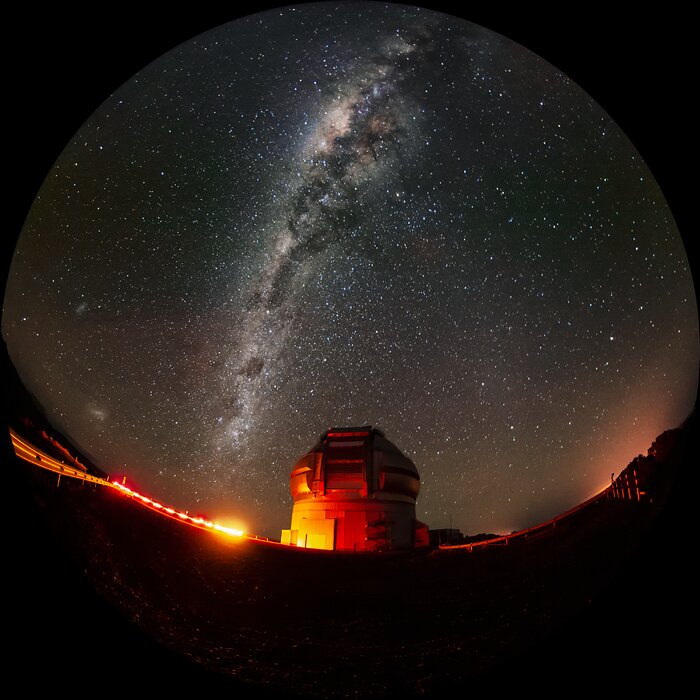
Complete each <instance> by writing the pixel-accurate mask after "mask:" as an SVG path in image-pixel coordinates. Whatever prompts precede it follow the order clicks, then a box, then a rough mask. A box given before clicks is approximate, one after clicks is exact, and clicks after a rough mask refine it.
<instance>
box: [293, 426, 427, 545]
mask: <svg viewBox="0 0 700 700" xmlns="http://www.w3.org/2000/svg"><path fill="white" fill-rule="evenodd" d="M290 486H291V490H292V497H293V498H294V508H293V509H292V523H291V526H290V529H289V530H282V543H283V544H292V545H297V546H299V547H311V548H315V549H337V550H346V551H355V552H361V551H381V550H389V549H409V548H412V547H420V546H427V545H428V526H427V525H425V524H424V523H421V522H419V521H418V520H416V498H417V496H418V492H419V491H420V477H419V476H418V470H417V469H416V467H415V465H414V464H413V462H412V461H411V460H410V459H408V457H406V456H405V455H403V454H402V453H401V451H400V450H399V449H398V448H397V447H396V446H395V445H394V444H393V443H391V442H389V440H387V439H386V438H385V437H384V435H383V434H382V432H381V431H379V430H377V429H376V428H372V427H371V426H363V427H360V428H331V429H330V430H329V431H328V432H326V433H324V434H323V435H322V436H321V439H320V441H319V442H318V443H317V444H316V445H315V446H314V447H313V448H312V449H311V450H310V451H309V452H308V453H307V454H305V455H304V456H303V457H302V458H301V459H300V460H299V461H298V462H297V463H296V465H295V467H294V470H293V471H292V476H291V479H290Z"/></svg>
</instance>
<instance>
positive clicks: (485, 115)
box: [3, 3, 698, 536]
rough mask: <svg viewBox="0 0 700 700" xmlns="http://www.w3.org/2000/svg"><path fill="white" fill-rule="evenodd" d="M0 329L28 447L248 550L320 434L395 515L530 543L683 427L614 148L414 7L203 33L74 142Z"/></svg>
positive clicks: (27, 245) (662, 219)
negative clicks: (25, 403) (546, 522)
mask: <svg viewBox="0 0 700 700" xmlns="http://www.w3.org/2000/svg"><path fill="white" fill-rule="evenodd" d="M3 335H4V337H5V339H6V341H7V343H8V347H9V350H10V353H11V355H12V357H13V359H14V361H15V363H16V365H17V367H18V369H19V371H20V374H21V376H22V377H23V379H24V381H25V382H26V383H27V385H28V387H29V388H30V389H31V390H32V391H33V392H34V393H35V394H36V396H38V397H39V399H40V401H41V402H42V404H43V405H44V406H45V407H46V409H47V411H48V413H49V416H50V417H51V419H52V420H53V421H54V422H55V423H56V425H57V427H59V428H60V429H62V430H64V431H65V432H66V433H67V434H69V435H70V436H71V437H72V438H73V439H74V440H75V441H76V442H77V443H78V444H79V445H80V446H81V447H83V448H84V449H85V450H86V452H88V453H89V454H90V455H92V456H93V457H94V458H95V459H96V461H97V462H98V463H100V464H101V465H103V466H104V467H105V468H106V469H107V471H110V472H111V473H126V474H128V475H129V477H130V478H132V479H133V480H134V481H135V483H137V484H138V485H139V486H140V488H141V490H143V491H146V492H148V491H149V490H150V491H151V492H152V493H153V494H154V495H157V496H158V497H160V498H164V499H168V500H169V501H171V502H173V503H176V504H178V505H180V506H182V507H189V508H190V509H193V508H194V509H195V510H196V509H197V508H201V510H202V511H203V512H207V513H210V514H212V515H219V514H220V513H229V514H230V515H231V516H232V517H234V518H240V519H241V521H242V522H243V523H244V524H245V525H246V526H247V527H248V529H251V530H253V531H255V532H258V533H260V534H268V535H273V536H274V535H276V534H278V531H279V529H280V528H281V527H283V526H286V525H287V524H288V518H289V513H290V509H291V498H290V496H289V492H288V475H289V472H290V470H291V468H292V466H293V464H294V462H295V461H296V459H297V458H298V457H299V456H300V455H301V454H303V453H304V452H305V451H306V450H307V449H308V448H309V447H310V446H311V445H312V444H313V443H314V441H315V439H316V437H317V436H318V434H319V433H320V432H322V431H323V430H324V429H326V428H328V427H330V426H332V425H359V424H362V423H365V422H367V423H370V424H372V425H375V426H379V427H382V428H383V429H384V430H385V432H386V434H387V437H388V438H389V439H391V440H392V441H393V442H394V443H396V444H397V445H398V446H399V447H400V448H401V449H402V450H403V451H404V452H405V453H406V454H407V455H409V456H410V457H411V458H412V459H413V460H414V461H415V463H416V465H417V467H418V470H419V472H420V474H421V477H422V480H423V490H422V493H421V496H420V498H419V504H418V512H419V517H420V518H421V519H423V520H425V521H426V522H428V523H429V524H430V525H431V526H433V527H440V526H447V525H448V524H449V522H450V521H451V522H452V523H453V525H454V526H455V527H461V528H462V529H463V531H465V532H470V533H473V532H481V531H496V530H500V531H506V530H512V529H516V528H518V527H524V526H527V525H529V524H533V523H535V522H537V521H538V520H540V519H542V518H545V517H549V516H551V515H554V514H556V513H557V512H560V511H562V510H564V509H565V508H567V507H569V506H571V505H573V504H575V503H576V502H578V501H580V500H582V499H583V498H585V497H586V496H588V495H590V494H591V493H592V492H593V491H595V490H596V489H597V488H599V487H601V486H603V485H604V484H605V482H606V479H607V480H608V481H609V475H610V472H611V471H614V470H616V469H618V468H619V467H621V466H624V465H625V464H626V463H627V461H629V459H631V458H632V457H633V456H635V455H636V454H637V453H638V452H641V451H644V450H645V449H646V447H647V446H648V445H649V444H650V442H651V440H652V439H653V438H654V437H655V436H656V435H657V434H658V433H659V432H661V431H662V430H664V429H666V428H668V427H672V426H674V425H676V424H677V423H678V422H680V421H681V420H682V419H683V418H684V417H685V415H686V414H687V413H688V412H689V411H690V409H691V408H692V406H693V401H694V398H695V387H696V384H697V367H698V327H697V308H696V301H695V296H694V291H693V285H692V280H691V277H690V273H689V270H688V261H687V258H686V255H685V252H684V250H683V246H682V242H681V239H680V236H679V234H678V231H677V229H676V227H675V224H674V222H673V219H672V217H671V214H670V212H669V209H668V207H667V205H666V203H665V201H664V199H663V196H662V194H661V192H660V190H659V189H658V187H657V185H656V183H655V182H654V179H653V177H652V176H651V174H650V172H649V170H648V168H647V167H646V165H645V164H644V163H643V162H642V161H641V159H640V157H639V155H638V153H637V152H636V151H635V149H634V148H633V146H632V145H631V144H630V142H629V141H628V140H627V138H626V137H625V136H624V134H623V133H622V132H621V131H620V130H619V128H618V127H617V126H616V125H615V124H614V122H613V121H612V120H611V119H610V118H609V117H608V116H607V115H606V113H605V112H604V111H603V110H602V109H601V108H600V107H599V106H598V105H597V104H595V102H593V101H592V100H591V98H590V97H589V96H588V95H586V94H585V93H584V92H583V91H582V90H581V89H580V88H578V87H577V86H576V85H575V84H574V83H572V82H571V81H570V80H569V79H567V78H566V77H565V76H564V75H563V74H561V73H560V72H558V71H557V70H556V69H554V68H553V67H552V66H551V65H549V64H547V63H546V62H545V61H543V60H542V59H540V58H538V57H537V56H535V55H534V54H532V53H530V52H529V51H527V50H526V49H524V48H523V47H521V46H519V45H517V44H515V43H513V42H511V41H509V40H507V39H505V38H503V37H501V36H499V35H497V34H494V33H492V32H490V31H488V30H486V29H483V28H481V27H479V26H477V25H474V24H470V23H468V22H465V21H462V20H458V19H455V18H451V17H448V16H446V15H440V14H437V13H433V12H430V11H427V10H421V9H419V8H415V7H408V6H400V5H380V4H357V3H342V4H338V5H336V4H332V3H327V4H326V3H320V4H313V5H308V6H299V7H297V8H286V9H283V10H278V11H270V12H264V13H261V14H258V15H253V16H251V17H248V18H245V19H240V20H237V21H235V22H232V23H230V24H227V25H223V26H221V27H219V28H217V29H214V30H211V31H209V32H207V33H205V34H202V35H200V36H198V37H197V38H195V39H193V40H191V41H189V42H187V43H186V44H183V45H182V46H180V47H178V48H177V49H175V50H173V51H171V52H170V53H168V54H166V55H165V56H163V57H162V58H161V59H159V60H158V61H156V62H154V63H152V64H151V65H149V66H148V67H147V68H145V69H144V70H142V71H141V72H140V73H139V74H138V75H137V76H135V77H134V78H133V79H132V80H131V81H129V82H128V83H127V84H125V85H124V86H123V87H121V88H120V89H119V90H117V91H116V92H115V93H114V94H113V95H112V96H111V97H110V98H109V99H108V100H107V101H106V102H105V103H104V104H103V105H102V107H100V109H98V110H97V111H96V112H95V113H94V114H93V116H92V117H91V118H90V119H89V120H88V121H87V122H86V123H85V125H84V126H83V127H82V128H81V129H80V131H79V132H78V133H77V135H76V136H75V138H74V139H73V140H72V141H71V143H70V144H69V145H68V146H67V147H66V149H65V150H64V151H63V153H62V154H61V156H60V158H59V160H58V161H57V162H56V164H55V166H54V168H53V170H52V171H51V173H50V175H49V177H48V178H47V180H46V182H45V183H44V185H43V187H42V188H41V191H40V192H39V195H38V196H37V199H36V201H35V203H34V206H33V207H32V210H31V212H30V214H29V217H28V218H27V221H26V224H25V227H24V229H23V231H22V234H21V237H20V239H19V242H18V245H17V249H16V252H15V256H14V259H13V264H12V269H11V273H10V278H9V280H8V287H7V293H6V298H5V306H4V314H3Z"/></svg>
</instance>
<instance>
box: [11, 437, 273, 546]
mask: <svg viewBox="0 0 700 700" xmlns="http://www.w3.org/2000/svg"><path fill="white" fill-rule="evenodd" d="M10 438H11V439H12V445H13V447H14V450H15V454H16V455H17V456H18V457H19V458H20V459H23V460H24V461H25V462H29V463H30V464H33V465H35V466H37V467H41V468H42V469H46V470H48V471H52V472H55V473H57V474H58V478H59V483H60V479H61V476H67V477H69V478H71V479H80V480H81V481H88V482H90V483H93V484H97V485H99V486H105V487H107V488H112V489H116V490H117V491H118V492H119V493H121V494H123V495H124V496H128V497H130V498H132V499H133V500H134V501H135V502H136V503H138V504H140V505H142V506H145V507H146V508H150V509H151V510H153V511H155V512H156V513H159V514H161V515H164V516H166V517H169V518H172V519H173V520H177V521H178V522H181V523H183V524H187V525H190V526H192V527H196V528H199V529H200V530H210V531H212V532H219V533H221V534H224V535H230V536H232V537H247V538H249V539H256V540H257V539H261V538H259V537H257V536H255V535H252V536H251V535H246V534H245V533H244V532H243V530H239V529H238V528H233V527H226V526H224V525H220V524H219V523H216V522H213V521H211V520H208V519H206V518H202V517H199V516H197V517H193V516H191V515H189V513H183V512H182V511H179V510H176V509H175V508H171V507H170V506H167V505H163V504H162V503H159V502H158V501H154V500H153V499H152V498H149V497H148V496H144V495H143V494H141V493H139V492H138V491H134V490H133V489H130V488H129V487H127V486H125V485H124V484H120V483H119V482H118V481H110V480H109V478H107V479H102V478H100V477H98V476H93V475H92V474H88V473H86V472H84V471H82V470H81V469H77V468H75V467H70V466H68V465H67V464H64V463H63V462H59V461H58V460H57V459H55V458H54V457H51V455H48V454H46V453H45V452H43V451H42V450H39V449H38V448H36V447H35V446H34V445H32V444H31V443H29V442H27V441H26V440H24V439H23V438H21V437H20V436H19V435H17V433H15V431H14V430H12V429H10Z"/></svg>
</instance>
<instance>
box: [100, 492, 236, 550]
mask: <svg viewBox="0 0 700 700" xmlns="http://www.w3.org/2000/svg"><path fill="white" fill-rule="evenodd" d="M112 486H114V487H115V488H116V489H117V490H118V491H121V492H122V493H123V494H125V495H127V496H131V497H132V498H134V499H137V500H139V501H141V503H143V504H144V505H145V506H146V507H148V508H151V510H155V511H161V512H162V513H167V514H168V515H169V516H173V517H174V516H177V517H178V518H179V519H180V521H182V522H186V523H187V524H189V525H192V526H193V527H197V528H199V529H204V528H207V529H210V530H216V531H217V532H222V533H223V534H225V535H231V536H233V537H243V536H244V534H245V533H244V532H243V530H239V529H238V528H235V527H225V526H224V525H219V524H218V523H214V522H212V521H211V520H205V519H204V518H202V517H196V518H193V517H192V516H191V515H189V514H187V513H183V512H182V511H177V510H175V509H174V508H171V507H170V506H164V505H163V504H162V503H158V501H154V500H152V499H150V498H148V497H147V496H143V495H142V494H140V493H138V492H136V491H134V490H133V489H130V488H128V487H127V486H125V485H124V484H120V483H119V482H118V481H113V482H112Z"/></svg>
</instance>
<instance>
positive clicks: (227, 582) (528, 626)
mask: <svg viewBox="0 0 700 700" xmlns="http://www.w3.org/2000/svg"><path fill="white" fill-rule="evenodd" d="M692 428H693V426H688V428H687V431H686V436H689V435H694V433H693V432H692ZM691 448H692V445H685V446H684V448H683V450H684V451H683V453H682V456H683V460H682V461H681V463H680V464H677V460H676V462H674V464H673V465H672V467H669V468H668V469H669V471H668V473H669V474H670V473H671V470H672V468H675V467H676V466H677V467H679V469H680V473H679V476H678V479H677V480H676V482H675V485H674V487H673V489H672V491H671V493H670V496H669V498H668V500H667V501H666V504H665V506H664V507H663V508H662V509H661V508H660V499H659V498H657V499H656V503H655V504H653V505H649V504H646V505H645V504H632V503H626V502H604V503H597V504H594V505H592V506H590V507H589V508H587V509H585V510H584V511H582V512H580V513H579V514H577V515H576V516H574V517H572V518H570V519H568V520H566V521H564V522H562V523H561V524H560V525H559V526H558V527H557V528H556V529H555V530H549V531H547V532H545V533H544V534H542V535H540V536H538V537H536V538H533V539H531V540H528V541H524V542H523V541H521V542H519V543H515V542H513V543H511V544H510V545H509V546H508V547H497V548H496V547H494V548H492V549H487V550H485V551H476V552H473V553H468V552H466V551H464V550H460V551H438V552H432V553H428V552H408V553H393V554H392V553H389V554H368V555H342V554H338V553H325V552H313V551H303V550H287V549H280V548H277V547H271V546H269V545H265V544H262V543H256V542H249V541H238V540H224V539H219V538H218V537H217V536H215V535H213V534H211V533H208V532H204V531H199V530H195V529H192V528H189V527H186V526H183V525H181V524H179V523H177V522H174V521H171V520H169V519H166V518H163V517H161V516H158V515H156V514H154V513H152V512H151V511H148V510H146V509H144V508H142V507H140V506H138V505H136V504H135V503H133V502H131V501H130V500H129V499H127V498H125V497H124V496H122V495H120V494H118V493H116V492H111V491H108V490H106V489H102V488H95V487H90V486H82V485H80V484H79V483H78V482H69V481H68V480H67V479H64V480H63V481H62V483H61V486H60V488H56V485H55V481H56V480H55V475H52V474H49V473H46V472H43V471H41V470H39V469H36V468H35V467H30V466H29V465H26V464H25V463H24V462H20V461H18V462H17V463H16V465H15V472H14V474H13V475H10V476H11V477H18V478H19V483H18V484H17V486H18V489H19V490H17V491H15V493H18V494H19V496H20V497H23V498H24V502H23V503H21V511H22V513H23V517H22V518H21V519H20V520H15V521H13V522H14V525H13V526H12V527H13V528H15V530H14V532H13V533H11V537H10V539H11V540H12V543H13V544H18V545H20V547H19V551H18V552H17V553H16V558H15V559H14V568H13V569H10V571H11V572H12V574H11V581H12V583H13V584H15V590H14V593H13V594H12V595H11V596H10V597H9V598H8V599H7V600H8V603H9V609H10V611H11V616H12V617H13V618H14V624H13V625H12V629H13V634H14V637H13V644H12V646H13V651H14V652H15V653H14V655H13V656H14V657H15V658H13V663H12V668H13V669H14V670H15V671H16V672H18V673H19V674H20V675H21V676H23V677H24V678H25V679H26V682H27V684H28V685H29V686H30V687H31V688H32V689H33V690H36V691H48V690H51V689H55V688H56V687H57V686H64V685H65V686H67V687H69V688H73V689H74V692H76V693H77V694H78V696H79V697H80V696H81V693H84V694H86V695H87V694H88V693H90V694H91V693H92V692H93V691H95V690H98V689H111V690H113V691H118V692H130V689H131V687H132V684H133V683H134V682H135V680H136V679H138V685H139V687H142V688H145V689H148V690H151V691H153V692H156V691H158V692H159V693H162V692H172V693H174V694H175V695H176V697H179V696H181V695H183V694H184V693H185V691H187V692H202V691H207V692H225V693H229V694H232V695H233V696H234V697H258V696H267V695H270V696H274V697H286V696H289V697H297V696H302V697H307V696H312V697H327V696H331V697H362V698H365V697H397V696H400V697H413V696H417V695H419V696H429V697H445V696H448V697H449V696H450V695H452V694H453V693H457V692H459V693H462V692H466V691H469V692H476V691H482V690H483V691H488V692H489V693H491V692H502V691H506V690H512V689H516V688H521V689H525V688H528V687H532V688H536V689H537V690H538V691H539V692H541V693H549V692H551V693H552V694H554V693H559V692H562V691H568V690H577V691H579V690H582V689H587V690H589V691H596V690H597V689H601V688H602V686H605V688H607V689H608V690H610V689H611V684H612V686H613V687H617V688H618V689H619V690H620V691H623V690H624V691H625V692H630V691H632V690H640V691H641V690H642V689H643V690H645V691H648V690H649V689H650V688H652V687H653V686H657V685H658V687H659V688H660V689H663V690H664V692H669V691H672V690H673V688H674V687H676V686H677V685H678V686H680V685H681V684H682V682H683V681H684V680H687V679H688V678H689V676H690V669H691V668H692V665H691V657H690V649H689V648H687V647H686V646H684V643H683V642H682V640H681V635H680V634H679V633H680V631H681V630H682V628H683V625H684V624H686V623H685V621H686V620H687V621H689V619H690V614H691V602H692V600H693V596H692V592H691V576H690V571H689V568H690V566H689V561H690V560H691V558H692V554H691V552H692V551H693V550H692V549H691V536H690V535H689V534H686V533H687V532H688V531H687V529H686V525H687V523H688V519H687V518H686V517H685V516H684V513H685V509H686V508H689V507H690V500H691V498H690V490H689V488H688V487H687V484H686V482H687V478H688V476H689V475H688V473H687V471H688V470H687V469H684V468H683V464H686V466H687V465H688V464H690V463H692V459H691V452H692V451H693V450H692V449H691ZM665 468H666V467H665ZM659 510H660V513H657V511H659ZM8 534H10V533H8ZM607 676H611V678H610V679H608V680H606V681H605V682H603V678H605V677H607Z"/></svg>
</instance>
